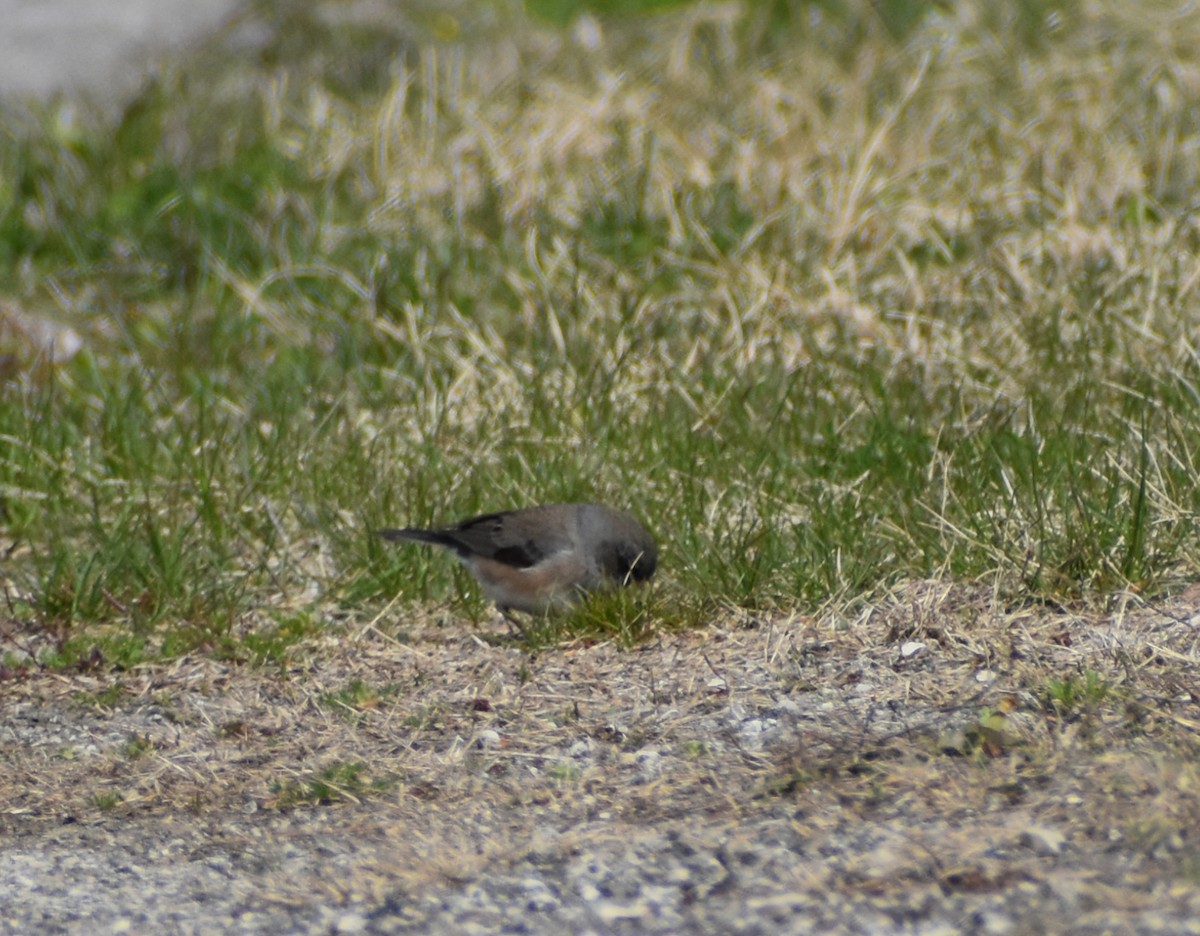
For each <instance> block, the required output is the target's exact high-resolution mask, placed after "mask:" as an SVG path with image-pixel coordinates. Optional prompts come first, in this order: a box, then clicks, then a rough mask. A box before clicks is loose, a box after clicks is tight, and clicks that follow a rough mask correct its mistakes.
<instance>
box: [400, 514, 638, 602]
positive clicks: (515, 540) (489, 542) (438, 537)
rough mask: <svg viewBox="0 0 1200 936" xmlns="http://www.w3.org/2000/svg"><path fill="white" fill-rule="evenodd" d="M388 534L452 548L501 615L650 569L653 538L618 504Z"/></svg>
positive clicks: (571, 597)
mask: <svg viewBox="0 0 1200 936" xmlns="http://www.w3.org/2000/svg"><path fill="white" fill-rule="evenodd" d="M377 532H378V534H379V535H380V536H382V537H383V538H384V539H388V540H415V541H416V542H418V543H433V544H434V545H436V546H445V547H447V548H448V549H453V550H454V552H455V553H456V554H457V556H458V558H459V559H460V560H461V561H462V563H463V565H465V566H466V567H467V568H468V569H469V570H470V571H471V574H472V575H474V576H475V578H477V579H478V580H479V584H480V585H482V586H483V591H484V594H486V595H487V596H488V597H489V598H490V599H491V600H492V601H494V602H495V603H496V607H498V608H499V609H500V611H501V613H502V614H504V615H506V616H507V615H508V613H509V612H510V611H524V612H525V613H527V614H542V613H544V612H546V611H548V610H550V609H551V608H557V607H563V606H566V605H569V604H571V603H572V602H574V601H576V600H578V599H579V598H580V597H581V596H582V595H584V594H586V593H587V592H591V591H596V590H597V589H602V588H607V587H611V586H616V585H628V584H629V583H631V582H645V581H647V580H648V579H649V578H650V577H651V576H652V575H654V567H655V566H656V565H657V563H658V549H657V547H656V546H655V545H654V538H653V537H652V536H651V535H650V534H649V533H648V532H647V531H646V528H645V527H643V526H642V525H641V524H640V523H638V522H637V520H635V519H634V518H633V517H631V516H630V515H629V514H627V513H625V511H623V510H614V509H613V508H611V507H605V506H603V505H601V504H547V505H545V506H542V507H529V508H526V509H525V510H510V511H506V512H504V513H491V514H483V515H482V516H479V517H472V518H471V519H470V520H464V521H462V523H458V524H455V525H454V526H449V527H444V528H439V529H434V530H418V529H413V528H407V529H403V530H378V531H377Z"/></svg>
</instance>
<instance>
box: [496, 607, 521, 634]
mask: <svg viewBox="0 0 1200 936" xmlns="http://www.w3.org/2000/svg"><path fill="white" fill-rule="evenodd" d="M498 610H499V611H500V615H501V617H503V618H504V620H505V621H507V622H508V635H509V636H510V637H520V638H521V639H522V640H524V639H525V625H524V624H522V623H521V621H520V620H519V619H518V618H517V617H516V616H515V615H514V614H513V612H512V608H499V609H498Z"/></svg>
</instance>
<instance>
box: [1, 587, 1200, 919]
mask: <svg viewBox="0 0 1200 936" xmlns="http://www.w3.org/2000/svg"><path fill="white" fill-rule="evenodd" d="M1198 622H1200V615H1198V614H1197V608H1196V601H1195V599H1194V597H1188V596H1184V597H1183V598H1180V599H1178V600H1176V601H1174V602H1172V603H1170V604H1168V605H1163V606H1162V607H1159V608H1157V609H1147V608H1144V607H1135V605H1134V604H1133V603H1129V604H1128V605H1126V606H1118V607H1116V608H1114V609H1112V610H1109V611H1105V612H1099V611H1097V612H1073V611H1071V610H1069V609H1048V608H1044V607H1031V608H1008V607H1005V606H1004V604H1003V602H1002V601H1001V600H1000V599H999V598H998V597H997V596H996V595H994V594H993V593H992V592H990V591H989V590H987V589H983V588H975V587H963V586H959V587H950V586H942V585H935V584H930V583H913V584H910V585H908V586H906V587H904V588H901V589H897V590H895V591H894V592H892V593H890V594H889V595H887V596H885V597H884V598H883V599H882V600H880V601H878V602H876V603H874V604H872V605H870V606H866V605H864V606H863V607H862V608H861V609H859V610H857V611H853V612H846V611H842V612H832V611H831V612H829V613H828V614H825V615H821V616H819V617H814V618H806V617H799V616H794V615H781V614H773V615H763V616H760V617H757V618H755V617H747V616H740V617H732V616H731V617H730V619H729V620H727V621H725V622H723V623H722V624H721V625H720V626H714V627H712V628H710V629H708V630H706V631H703V632H693V633H686V634H674V635H664V636H662V637H661V638H659V639H657V640H656V641H654V642H653V643H650V644H647V645H645V646H643V647H640V648H637V649H634V650H629V651H626V650H621V649H618V648H616V647H614V646H612V645H606V644H594V645H590V646H584V645H579V646H568V647H564V648H561V649H555V650H549V651H542V652H539V653H536V654H530V653H528V652H527V651H525V650H524V649H523V648H522V647H521V645H520V644H519V643H516V642H513V641H510V640H507V639H499V638H497V637H494V636H492V635H490V634H487V633H485V631H484V630H481V629H476V628H473V627H471V626H469V625H466V624H463V623H460V622H454V621H453V620H451V619H450V617H449V616H448V615H444V616H442V617H441V618H438V617H436V616H433V617H428V618H425V619H422V620H419V621H416V620H414V621H412V622H407V623H406V622H405V621H404V620H402V619H399V618H397V617H396V616H395V615H391V614H389V615H388V616H385V618H383V619H380V620H378V621H374V622H370V621H352V620H344V621H341V622H329V628H328V631H327V635H326V636H324V637H322V638H320V639H317V640H311V641H308V642H305V643H302V644H300V645H298V646H297V647H296V648H294V652H293V656H292V657H291V658H290V659H289V660H288V662H287V663H286V664H285V665H283V666H271V667H254V666H248V665H239V664H229V663H222V662H220V661H217V660H214V659H211V658H206V657H196V658H186V659H182V660H179V661H177V662H176V663H174V664H172V665H170V666H164V665H154V666H147V667H144V668H138V669H135V670H133V671H130V672H124V673H117V674H113V673H110V672H102V671H87V670H86V668H85V669H83V670H81V671H78V672H70V673H64V672H49V671H39V670H36V669H26V670H21V669H12V668H10V669H7V670H6V671H5V672H4V674H3V675H4V679H3V681H2V682H0V704H2V706H3V712H4V717H3V721H2V723H0V758H2V760H3V779H0V829H2V834H3V838H2V840H0V895H4V896H3V898H2V899H3V905H2V906H3V913H2V916H0V931H3V932H13V933H17V932H34V931H37V932H101V931H112V932H152V931H153V932H186V933H208V932H262V933H285V932H313V933H319V932H371V933H376V932H377V933H392V932H432V931H438V932H481V933H483V932H521V933H556V932H559V933H561V932H577V933H586V932H592V933H641V932H653V933H676V932H697V933H699V932H736V933H767V932H772V933H778V932H784V933H792V932H795V933H802V932H812V931H823V932H842V933H892V932H894V933H902V932H903V933H940V932H946V933H949V932H971V933H976V932H977V933H1044V932H1070V933H1125V932H1131V933H1132V932H1139V933H1141V932H1145V933H1185V932H1200V840H1198V838H1197V831H1196V830H1197V829H1200V769H1198V768H1197V760H1196V751H1197V740H1198V739H1200V691H1198V686H1197V675H1196V674H1197V662H1200V629H1198ZM4 628H5V629H4V631H3V634H2V636H3V642H4V644H5V649H7V650H8V651H9V652H10V653H19V652H25V651H28V650H29V649H31V646H30V643H31V641H34V638H33V637H31V635H29V634H28V633H25V632H23V631H22V628H21V622H19V621H15V620H8V621H7V622H5V624H4ZM498 632H499V629H497V633H498ZM485 638H486V639H485ZM22 648H23V649H22Z"/></svg>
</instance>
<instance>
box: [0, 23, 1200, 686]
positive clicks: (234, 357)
mask: <svg viewBox="0 0 1200 936" xmlns="http://www.w3.org/2000/svg"><path fill="white" fill-rule="evenodd" d="M893 6H895V9H893ZM563 9H564V10H565V9H566V8H565V7H564V8H563ZM817 9H818V8H817V7H811V8H810V7H809V6H807V5H801V4H798V3H773V4H764V5H761V6H754V5H751V6H750V7H748V8H747V9H746V10H743V11H742V12H741V13H740V14H738V13H736V12H735V11H734V8H732V7H724V8H721V9H720V10H709V11H708V12H705V11H706V8H703V7H696V6H691V5H680V6H678V7H677V8H672V9H668V10H662V11H657V12H655V13H654V15H653V16H649V17H646V18H639V17H633V16H630V15H625V14H623V15H621V16H608V17H602V18H600V19H598V20H595V21H594V23H593V25H594V27H595V28H597V29H599V30H600V31H601V33H602V37H603V41H602V42H599V43H590V42H589V41H587V40H586V37H584V38H580V35H581V34H580V33H579V32H578V31H574V30H573V27H572V26H571V25H569V22H568V21H570V19H571V17H570V14H571V13H574V12H577V10H575V9H574V8H572V9H571V10H569V11H567V12H566V13H563V14H561V15H560V14H559V13H555V12H554V11H549V13H547V15H548V16H549V17H550V19H551V20H554V21H556V22H557V21H559V20H561V21H563V22H564V23H565V25H563V26H556V25H547V24H546V23H544V22H541V21H538V20H525V19H524V18H522V16H521V14H520V13H519V12H516V11H514V10H513V9H509V8H507V7H505V8H501V7H499V6H495V5H490V6H489V5H484V4H480V5H478V6H475V5H471V4H464V5H463V6H461V7H455V8H454V12H453V13H452V14H450V13H445V12H444V11H442V12H439V9H438V8H437V7H436V6H430V7H429V9H428V10H426V9H424V8H418V9H416V10H415V11H414V12H413V14H412V17H411V20H410V21H406V22H405V24H402V27H401V26H397V27H394V29H393V31H392V32H388V31H387V29H381V30H379V31H378V32H373V33H369V31H364V30H362V28H361V27H351V26H345V27H340V28H330V27H322V29H318V28H317V24H315V23H311V22H309V21H307V20H305V19H304V18H303V17H302V16H300V18H297V19H295V20H294V21H291V20H289V21H286V22H283V23H281V24H277V38H276V44H275V45H273V46H272V47H271V48H270V49H268V50H267V51H266V52H265V53H264V54H263V55H261V56H259V57H258V58H256V59H253V60H248V59H247V58H246V57H245V56H240V57H233V58H229V57H226V56H224V55H223V53H221V51H220V49H219V48H214V49H206V50H202V52H201V53H200V54H197V56H195V57H194V59H192V60H189V61H186V62H184V63H182V64H180V65H177V66H173V67H169V68H167V69H165V71H164V72H163V74H162V75H161V76H160V77H159V78H158V79H157V80H156V81H155V82H153V83H151V84H150V85H149V87H148V88H147V89H146V90H145V91H144V92H143V94H142V95H141V96H140V97H139V98H138V99H137V100H136V101H134V102H133V103H132V104H130V105H129V106H128V107H127V108H126V109H125V111H124V112H123V114H121V115H119V116H118V117H117V118H116V119H115V120H110V119H108V118H105V117H102V116H90V115H88V114H86V113H83V112H80V111H78V110H72V109H70V108H68V107H67V106H66V105H65V104H55V105H46V106H43V107H36V108H33V109H32V111H29V112H26V113H24V114H23V115H20V114H16V113H14V114H12V115H11V119H10V120H6V121H5V124H4V130H3V132H2V133H0V309H3V310H4V311H3V312H0V319H3V323H2V324H3V328H0V342H2V343H3V347H2V348H0V351H2V352H3V354H4V355H7V356H6V357H5V358H4V361H5V363H4V366H3V375H4V376H3V380H4V390H3V395H2V396H0V439H2V440H3V442H2V444H0V521H2V522H3V531H4V542H3V543H0V547H3V548H4V549H6V550H8V561H7V562H6V563H5V566H4V571H3V576H4V579H5V583H6V585H7V587H8V599H9V602H10V605H11V616H12V617H13V618H14V620H19V621H22V622H24V626H25V627H26V628H27V629H28V630H29V631H30V632H33V633H37V634H41V635H44V636H45V637H46V638H47V642H46V646H44V647H42V648H41V649H38V650H37V651H36V653H35V654H34V655H35V656H38V657H39V661H40V662H41V663H43V664H45V665H52V666H73V665H82V664H83V662H84V661H86V660H87V659H88V658H89V657H94V656H95V653H94V648H99V653H100V657H101V659H102V660H103V661H105V662H106V663H108V664H110V665H112V666H116V667H121V668H123V667H129V666H135V665H137V664H138V663H139V662H141V661H143V660H146V659H154V658H158V657H163V656H166V657H173V656H179V655H181V654H184V653H190V652H211V653H215V654H218V655H222V656H225V657H228V658H231V659H237V660H245V661H247V662H252V663H260V664H266V663H270V664H273V665H280V666H283V665H285V664H286V660H287V658H288V653H289V648H290V647H291V646H292V645H293V644H294V643H296V642H297V641H299V640H302V639H304V638H305V637H306V636H308V635H310V634H313V633H316V632H318V631H319V630H320V629H322V628H323V627H324V626H326V625H328V624H329V622H330V621H331V616H332V615H333V614H335V613H337V614H339V615H340V614H342V613H344V612H351V613H357V612H361V613H362V614H364V615H374V614H375V613H377V612H378V610H379V609H381V608H383V607H384V605H385V604H386V602H387V601H389V600H390V599H391V598H392V597H393V596H396V595H399V596H400V597H401V599H402V605H404V604H410V603H413V604H415V603H422V602H429V601H445V600H447V599H450V600H452V601H453V602H454V604H453V606H452V611H453V612H454V613H459V614H464V613H465V614H468V615H471V616H474V617H476V618H484V617H486V615H487V614H488V613H489V612H488V611H487V610H486V606H485V605H484V604H483V603H482V602H481V600H480V599H479V598H478V597H477V594H476V590H475V589H474V588H473V587H472V584H471V582H470V580H469V579H468V578H466V577H465V576H464V574H463V573H462V572H461V571H460V570H458V569H457V567H456V565H455V564H454V563H453V562H452V561H451V560H450V559H448V558H447V557H445V556H444V555H439V554H436V553H434V552H432V551H428V550H421V549H416V548H389V547H387V546H386V545H385V544H383V543H380V542H379V541H377V540H375V539H373V538H372V537H371V536H370V535H369V531H370V530H371V529H373V528H376V527H380V526H385V525H396V524H400V523H411V524H420V523H425V522H428V521H434V520H445V519H454V518H458V517H461V516H465V515H469V514H471V513H472V512H476V511H481V510H492V509H500V508H504V507H510V506H519V505H526V504H530V503H535V502H544V501H557V500H572V499H583V498H596V499H600V500H603V501H606V502H609V503H613V504H616V505H619V506H624V507H628V508H630V509H632V510H633V511H634V512H635V513H637V514H638V515H640V516H642V517H643V518H645V520H646V521H647V522H648V524H649V525H650V526H651V528H652V529H653V530H654V531H655V532H656V533H657V534H658V536H659V538H660V539H661V541H662V556H661V565H660V568H661V570H662V571H661V575H660V581H659V583H658V585H657V586H656V590H655V591H654V592H653V593H652V594H651V595H650V596H638V597H636V598H634V597H630V596H622V597H620V598H618V599H616V600H615V601H607V602H606V601H603V600H602V601H600V602H598V603H597V604H595V605H591V604H589V605H588V606H586V607H585V608H583V609H581V610H580V611H579V612H577V613H576V614H575V615H572V616H571V617H570V618H569V619H568V620H567V621H566V622H565V623H563V622H546V623H544V624H543V623H537V624H535V625H534V626H533V628H532V630H533V632H534V633H535V639H534V642H535V643H537V644H538V645H544V644H552V643H555V642H558V641H560V640H563V639H569V638H570V637H572V636H584V637H588V638H592V637H600V638H609V637H612V638H615V639H617V640H619V641H620V642H622V643H624V644H627V645H628V644H633V643H637V642H638V641H640V640H643V639H645V638H646V637H648V636H650V635H652V634H653V633H655V632H656V631H658V630H659V629H661V628H663V627H689V626H695V625H696V624H698V623H703V622H704V621H706V620H710V619H711V618H713V617H716V616H720V614H721V613H722V610H723V609H726V608H729V607H734V608H746V609H758V608H774V607H786V608H801V609H803V608H813V607H817V606H821V605H824V604H826V603H828V602H831V601H853V600H855V599H856V598H858V597H860V596H863V595H867V594H870V593H872V592H873V591H876V590H877V589H879V588H881V587H886V586H887V585H888V584H889V583H892V582H895V581H897V580H901V579H905V578H911V577H939V576H949V577H953V578H981V577H988V578H994V579H995V580H996V581H998V582H999V583H1001V585H1002V587H1003V588H1004V589H1005V590H1006V591H1008V592H1009V593H1010V594H1011V596H1012V598H1013V599H1014V600H1017V601H1020V600H1041V599H1046V598H1050V599H1053V600H1060V601H1062V600H1067V601H1073V600H1079V599H1089V600H1090V599H1102V598H1103V597H1104V596H1105V595H1108V594H1110V593H1112V592H1115V591H1118V590H1123V589H1127V588H1131V587H1132V588H1134V589H1137V590H1138V591H1141V592H1144V593H1146V594H1150V595H1154V594H1158V593H1161V592H1163V591H1167V590H1170V589H1171V588H1173V587H1175V586H1177V585H1178V584H1179V583H1181V582H1184V581H1188V580H1190V579H1193V578H1195V576H1196V573H1197V565H1198V561H1200V533H1198V528H1197V523H1196V516H1197V509H1198V500H1197V487H1196V483H1195V478H1196V475H1197V461H1198V458H1200V406H1198V405H1197V404H1198V403H1200V364H1198V361H1200V359H1198V358H1197V355H1196V351H1195V347H1196V330H1195V324H1194V323H1195V322H1196V321H1200V299H1198V298H1197V294H1198V289H1197V279H1196V270H1197V268H1198V251H1200V227H1198V226H1197V223H1196V219H1195V216H1194V214H1192V213H1191V208H1192V200H1193V198H1194V192H1195V191H1196V190H1197V183H1198V182H1200V156H1198V155H1197V153H1200V148H1198V147H1197V145H1196V144H1197V137H1198V135H1200V121H1198V120H1197V117H1196V112H1195V109H1194V108H1193V107H1192V106H1191V101H1192V100H1193V99H1194V93H1193V92H1194V90H1195V89H1194V87H1193V86H1192V85H1191V84H1189V81H1190V77H1189V76H1190V75H1192V74H1193V72H1194V69H1195V67H1196V65H1197V57H1198V56H1200V53H1197V52H1196V51H1195V50H1196V49H1200V35H1197V29H1196V27H1195V26H1194V25H1193V24H1192V23H1191V22H1190V21H1184V20H1172V19H1171V18H1170V14H1169V11H1167V10H1165V9H1164V10H1159V9H1157V8H1154V9H1151V10H1146V9H1144V7H1143V6H1142V5H1138V4H1133V3H1121V2H1115V0H1112V2H1105V3H1100V4H1092V5H1089V6H1087V7H1086V8H1085V7H1083V6H1076V5H1073V4H1066V5H1061V6H1059V7H1056V8H1055V10H1056V12H1055V17H1056V18H1055V20H1054V22H1055V23H1057V24H1058V28H1056V29H1032V28H1031V24H1035V23H1040V22H1042V21H1043V19H1044V16H1045V15H1046V14H1047V13H1048V12H1049V11H1048V10H1047V9H1043V8H1041V7H1038V6H1037V5H1036V4H1033V3H1029V4H1025V5H1021V6H1019V7H1015V8H1013V9H1012V10H1011V11H1008V12H1001V11H999V10H998V9H997V8H995V7H993V6H991V5H986V4H965V5H957V6H955V7H954V8H953V9H950V8H936V9H935V8H921V9H920V10H919V11H918V12H919V13H920V14H921V15H919V16H918V15H916V13H913V14H912V15H911V16H910V15H909V14H908V13H906V12H905V10H904V9H901V8H900V6H897V5H885V6H879V5H870V4H866V3H860V4H855V3H845V4H837V5H822V6H821V7H820V9H822V10H824V12H820V13H818V12H814V11H815V10H817ZM905 9H907V8H905ZM914 9H915V8H914ZM731 11H734V12H731ZM880 11H883V12H880ZM601 12H602V11H601ZM884 13H886V14H887V15H884ZM893 14H894V17H893V18H895V20H896V23H891V22H890V21H889V17H892V15H893ZM447 17H449V18H447ZM497 18H498V19H497ZM497 24H499V25H497ZM896 24H899V25H896ZM405 30H407V31H405ZM368 33H369V34H368ZM1114 35H1120V36H1121V37H1122V40H1121V42H1120V43H1114V42H1112V41H1111V36H1114ZM451 40H452V41H451ZM355 49H358V50H360V51H361V52H362V67H361V68H360V69H358V70H351V71H347V70H346V69H345V68H342V67H340V66H339V65H338V63H339V62H344V61H345V60H346V53H347V51H348V50H355ZM368 53H369V54H368ZM501 74H502V75H503V76H505V77H504V80H499V81H498V80H497V76H498V75H501ZM31 323H32V324H31ZM51 326H52V327H53V328H59V329H62V328H69V329H71V330H72V331H73V333H74V334H75V335H77V336H78V338H79V339H80V341H81V343H82V349H81V350H80V351H79V353H77V354H75V355H74V356H73V357H71V358H70V359H69V360H65V361H57V362H53V361H50V360H48V359H47V356H46V354H45V353H42V354H41V355H40V356H39V353H38V348H39V344H38V341H39V340H41V339H38V340H34V339H32V338H30V337H29V336H30V335H34V334H42V333H43V332H42V331H39V329H40V328H42V327H51ZM63 334H65V333H63V332H59V335H60V340H61V336H62V335H63ZM41 347H42V348H43V349H45V347H46V345H44V344H43V345H41Z"/></svg>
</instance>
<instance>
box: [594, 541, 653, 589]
mask: <svg viewBox="0 0 1200 936" xmlns="http://www.w3.org/2000/svg"><path fill="white" fill-rule="evenodd" d="M604 558H605V561H604V573H605V575H607V576H608V577H609V578H611V579H613V580H614V581H616V582H619V583H620V584H622V585H628V584H630V583H631V582H648V581H650V579H651V578H652V577H653V576H654V570H655V568H656V567H657V566H658V550H657V549H656V548H655V546H654V543H653V542H652V541H649V540H648V541H646V542H643V543H633V542H629V541H623V542H620V543H613V544H612V547H611V548H610V549H608V550H605V554H604Z"/></svg>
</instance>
